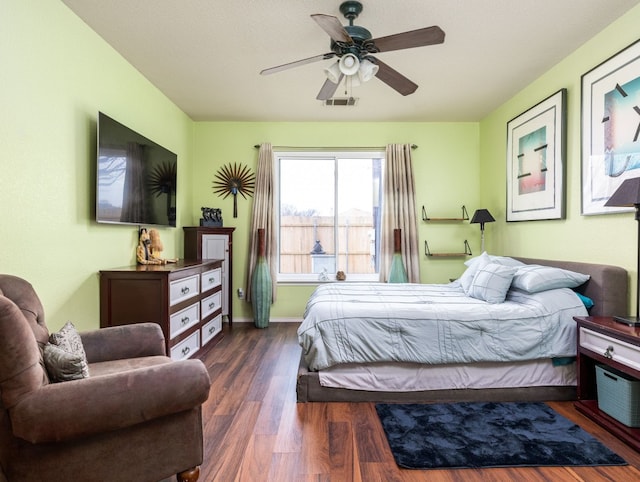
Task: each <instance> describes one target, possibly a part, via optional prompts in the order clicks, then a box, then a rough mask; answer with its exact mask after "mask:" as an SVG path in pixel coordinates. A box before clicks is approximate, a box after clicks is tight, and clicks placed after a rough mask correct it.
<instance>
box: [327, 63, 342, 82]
mask: <svg viewBox="0 0 640 482" xmlns="http://www.w3.org/2000/svg"><path fill="white" fill-rule="evenodd" d="M324 73H325V75H326V76H327V79H329V80H330V81H331V82H333V83H334V84H337V83H339V82H340V76H341V75H342V72H340V66H339V65H338V62H334V63H332V64H331V65H330V66H329V67H327V68H326V69H324Z"/></svg>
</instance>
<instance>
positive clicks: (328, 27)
mask: <svg viewBox="0 0 640 482" xmlns="http://www.w3.org/2000/svg"><path fill="white" fill-rule="evenodd" d="M311 18H312V19H314V20H315V21H316V23H317V24H318V25H320V28H321V29H322V30H324V31H325V32H327V34H329V37H331V39H332V40H333V41H334V42H343V43H346V44H349V45H351V44H353V39H352V38H351V35H349V33H348V32H347V31H346V30H345V29H344V27H343V26H342V24H341V23H340V20H338V18H337V17H334V16H333V15H325V14H323V13H315V14H313V15H311Z"/></svg>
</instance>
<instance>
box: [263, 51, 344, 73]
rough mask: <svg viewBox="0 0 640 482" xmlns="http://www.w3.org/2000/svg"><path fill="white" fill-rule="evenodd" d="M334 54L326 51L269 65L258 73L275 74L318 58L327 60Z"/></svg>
mask: <svg viewBox="0 0 640 482" xmlns="http://www.w3.org/2000/svg"><path fill="white" fill-rule="evenodd" d="M335 55H336V54H335V53H334V52H328V53H326V54H320V55H316V56H314V57H309V58H307V59H302V60H296V61H295V62H289V63H288V64H282V65H278V66H276V67H271V68H268V69H264V70H262V71H260V75H269V74H275V73H276V72H282V71H283V70H287V69H292V68H294V67H300V66H301V65H306V64H310V63H312V62H318V61H320V60H327V59H330V58H333V57H335Z"/></svg>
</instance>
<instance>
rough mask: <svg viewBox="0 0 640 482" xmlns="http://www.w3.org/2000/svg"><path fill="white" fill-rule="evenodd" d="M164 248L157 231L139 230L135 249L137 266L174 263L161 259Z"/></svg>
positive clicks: (172, 260)
mask: <svg viewBox="0 0 640 482" xmlns="http://www.w3.org/2000/svg"><path fill="white" fill-rule="evenodd" d="M163 249H164V246H163V244H162V240H161V239H160V233H159V232H158V230H157V229H150V230H149V231H147V228H140V231H139V233H138V247H137V248H136V259H137V261H138V264H167V263H175V262H176V261H177V260H176V259H165V258H163V257H162V251H163Z"/></svg>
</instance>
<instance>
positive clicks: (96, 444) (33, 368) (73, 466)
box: [0, 275, 210, 482]
mask: <svg viewBox="0 0 640 482" xmlns="http://www.w3.org/2000/svg"><path fill="white" fill-rule="evenodd" d="M81 337H82V344H83V346H84V350H85V352H86V355H87V361H88V363H89V374H90V376H89V377H88V378H83V379H79V380H72V381H65V382H61V383H52V382H51V381H50V380H49V376H48V374H47V370H46V367H45V364H44V360H43V348H44V346H45V345H46V344H47V342H48V340H49V332H48V329H47V326H46V324H45V322H44V311H43V308H42V304H41V303H40V300H39V299H38V296H37V295H36V293H35V291H34V290H33V287H32V286H31V285H30V284H29V283H28V282H26V281H25V280H23V279H20V278H17V277H15V276H10V275H0V396H1V399H0V481H1V482H5V481H8V482H11V481H20V482H28V481H49V480H51V481H58V480H82V481H83V482H87V481H100V482H103V481H107V480H108V481H110V482H111V481H127V482H129V481H148V482H157V481H159V480H162V479H165V478H167V477H171V476H173V475H174V474H177V479H178V480H179V481H192V482H193V481H195V480H197V479H198V475H199V466H200V464H201V463H202V418H201V405H202V403H203V402H204V401H205V400H206V399H207V397H208V395H209V387H210V380H209V375H208V373H207V370H206V368H205V366H204V364H203V363H202V362H201V361H200V360H185V361H179V362H177V361H172V360H171V359H170V358H168V357H167V356H165V344H164V338H163V334H162V331H161V330H160V327H159V325H157V324H155V323H140V324H134V325H126V326H121V327H114V328H105V329H101V330H95V331H91V332H86V333H81Z"/></svg>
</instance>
